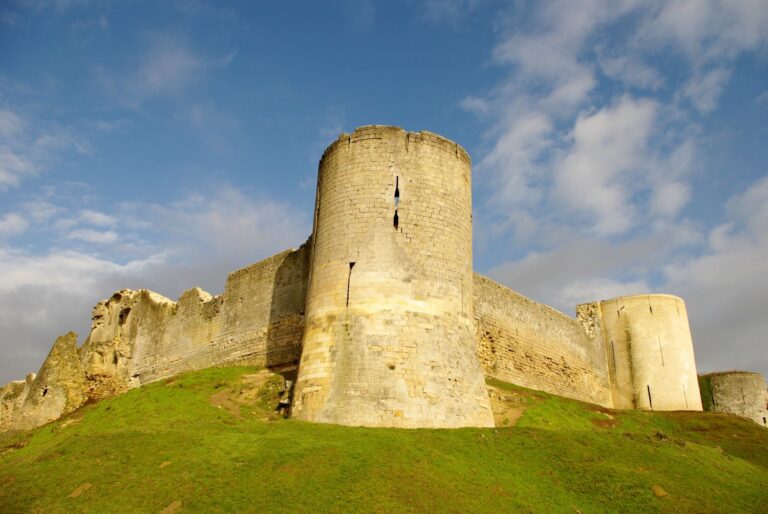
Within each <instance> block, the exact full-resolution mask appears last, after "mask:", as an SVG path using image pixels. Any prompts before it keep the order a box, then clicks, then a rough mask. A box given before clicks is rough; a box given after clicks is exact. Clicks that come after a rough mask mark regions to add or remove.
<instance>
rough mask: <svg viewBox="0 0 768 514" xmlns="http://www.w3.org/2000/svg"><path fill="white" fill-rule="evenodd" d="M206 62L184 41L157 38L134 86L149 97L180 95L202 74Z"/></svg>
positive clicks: (143, 61) (141, 65)
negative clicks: (181, 91) (169, 94)
mask: <svg viewBox="0 0 768 514" xmlns="http://www.w3.org/2000/svg"><path fill="white" fill-rule="evenodd" d="M202 69H203V62H202V60H201V59H200V58H199V57H198V56H197V55H195V54H194V53H193V52H192V51H191V50H190V49H189V48H188V47H187V46H186V45H185V44H183V43H182V42H181V41H179V40H177V39H175V38H171V37H167V36H163V37H157V38H154V39H153V41H152V43H151V45H150V48H149V51H148V52H147V53H146V54H145V55H144V57H143V60H142V62H141V64H140V65H139V68H138V70H137V72H136V76H135V82H134V85H135V86H136V87H138V88H140V89H141V90H142V91H143V92H144V93H145V94H147V95H157V94H165V93H172V92H175V91H178V90H180V89H182V88H184V87H186V86H187V84H189V82H190V81H192V80H193V79H194V78H196V76H197V75H198V74H199V73H200V72H201V71H202Z"/></svg>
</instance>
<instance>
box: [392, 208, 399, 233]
mask: <svg viewBox="0 0 768 514" xmlns="http://www.w3.org/2000/svg"><path fill="white" fill-rule="evenodd" d="M399 224H400V216H398V215H397V209H395V218H394V220H392V225H393V226H394V227H395V230H397V226H398V225H399Z"/></svg>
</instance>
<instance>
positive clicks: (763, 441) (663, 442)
mask: <svg viewBox="0 0 768 514" xmlns="http://www.w3.org/2000/svg"><path fill="white" fill-rule="evenodd" d="M254 372H255V369H254V368H214V369H209V370H205V371H200V372H195V373H189V374H186V375H183V376H180V377H176V378H174V379H171V380H168V381H164V382H158V383H155V384H152V385H149V386H145V387H143V388H141V389H136V390H133V391H130V392H128V393H126V394H124V395H122V396H119V397H116V398H112V399H109V400H105V401H102V402H99V403H97V404H93V405H90V406H88V407H85V408H83V409H81V410H80V411H78V412H77V413H75V414H73V415H71V416H69V417H67V418H65V419H62V420H59V421H57V422H54V423H51V424H49V425H46V426H45V427H42V428H40V429H38V430H36V431H33V432H29V433H23V434H16V435H12V436H10V435H5V436H2V438H0V512H67V513H69V512H99V513H106V512H159V511H161V510H163V509H164V508H165V507H167V506H169V505H171V504H172V503H173V502H174V501H176V500H180V501H181V502H182V508H181V509H180V510H179V511H178V512H265V511H275V512H344V513H346V512H356V511H358V512H397V513H401V512H515V511H518V512H606V511H608V512H617V511H619V512H764V511H765V505H766V503H767V501H768V488H767V486H766V484H768V430H765V429H762V428H760V427H759V426H758V425H756V424H754V423H752V422H750V421H747V420H742V419H740V418H737V417H735V416H730V415H722V414H714V413H647V412H639V411H627V412H615V411H608V410H605V409H600V408H598V407H595V406H592V405H589V404H585V403H581V402H576V401H571V400H565V399H563V398H558V397H555V396H551V395H547V394H544V393H539V392H534V391H529V390H526V389H522V388H518V387H514V386H510V385H508V384H503V383H498V382H497V383H493V384H492V385H494V386H496V387H497V388H501V389H507V390H508V391H509V394H511V395H513V396H515V397H516V398H518V402H519V403H520V404H523V405H525V409H526V410H525V412H524V414H523V416H522V417H521V418H520V419H519V420H518V421H517V423H516V425H515V426H513V427H510V428H503V429H461V430H395V429H366V428H350V427H339V426H330V425H316V424H310V423H304V422H300V421H295V420H283V419H279V418H278V417H277V416H275V414H274V411H273V409H274V405H275V399H276V394H277V390H278V389H279V386H278V384H277V382H276V381H275V380H268V381H267V382H266V383H265V384H264V385H263V386H259V387H260V390H259V391H258V393H259V394H257V395H255V397H253V399H252V401H251V402H250V403H247V404H236V403H232V402H230V403H229V404H227V405H225V408H219V407H217V406H216V405H214V404H213V403H212V401H211V398H212V396H213V397H214V398H215V396H214V395H217V394H218V395H224V396H226V395H227V394H229V393H231V394H232V395H236V394H237V393H238V392H239V391H240V390H241V389H242V388H243V387H244V386H242V385H241V381H242V377H243V376H244V375H246V374H252V373H254ZM238 405H239V406H238ZM86 483H87V484H91V487H90V489H88V490H86V491H84V492H83V493H82V494H81V495H80V496H78V497H74V498H72V497H70V494H71V493H72V492H73V491H74V490H75V489H77V488H78V487H79V486H81V485H82V484H86ZM654 486H657V487H660V488H661V489H663V491H664V492H666V493H667V494H666V496H657V495H656V494H654V491H653V487H654ZM657 491H658V489H657Z"/></svg>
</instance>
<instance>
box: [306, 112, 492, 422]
mask: <svg viewBox="0 0 768 514" xmlns="http://www.w3.org/2000/svg"><path fill="white" fill-rule="evenodd" d="M471 199H472V196H471V185H470V161H469V157H468V156H467V153H466V152H465V151H464V150H463V149H462V148H461V147H460V146H459V145H457V144H456V143H454V142H452V141H449V140H447V139H445V138H443V137H441V136H438V135H436V134H433V133H430V132H416V133H413V132H406V131H404V130H402V129H400V128H396V127H388V126H378V125H373V126H365V127H361V128H358V129H357V130H355V131H354V132H353V133H352V134H343V135H341V136H340V137H339V139H338V140H337V141H336V142H334V143H333V144H331V145H330V146H329V147H328V149H327V150H326V151H325V153H324V155H323V158H322V160H321V161H320V165H319V170H318V186H317V198H316V206H315V219H314V227H313V237H312V252H311V265H310V276H309V286H308V294H307V307H306V329H305V334H304V341H303V351H302V357H301V364H300V368H299V376H298V380H297V383H296V389H295V392H294V405H293V416H294V417H297V418H300V419H305V420H309V421H315V422H324V423H337V424H343V425H364V426H399V427H461V426H493V416H492V413H491V407H490V402H489V399H488V394H487V391H486V388H485V380H484V377H483V373H482V370H481V368H480V363H479V360H478V357H477V354H476V345H475V341H474V325H473V314H472V311H473V295H472V281H473V275H472V200H471Z"/></svg>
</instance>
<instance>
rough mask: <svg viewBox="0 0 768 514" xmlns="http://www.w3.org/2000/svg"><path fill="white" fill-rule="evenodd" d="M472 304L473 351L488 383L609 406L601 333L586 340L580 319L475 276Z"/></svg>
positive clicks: (592, 334)
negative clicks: (474, 330) (516, 386)
mask: <svg viewBox="0 0 768 514" xmlns="http://www.w3.org/2000/svg"><path fill="white" fill-rule="evenodd" d="M474 298H475V327H476V334H477V335H476V338H477V351H478V355H479V356H480V362H481V363H482V365H483V370H484V371H485V375H486V376H487V377H490V378H495V379H497V380H502V381H505V382H510V383H513V384H519V385H522V386H525V387H530V388H532V389H540V390H542V391H546V392H548V393H552V394H557V395H561V396H567V397H569V398H576V399H578V400H583V401H586V402H591V403H597V404H599V405H603V406H605V407H611V406H613V403H612V399H611V387H610V382H609V377H608V370H607V368H606V354H605V346H604V344H603V335H602V332H601V331H600V330H596V331H595V330H592V331H591V332H592V333H591V334H589V333H588V331H587V328H586V327H585V325H584V323H582V322H581V321H579V320H578V319H575V318H571V317H570V316H567V315H565V314H563V313H561V312H559V311H557V310H555V309H553V308H552V307H549V306H548V305H543V304H540V303H537V302H534V301H533V300H531V299H529V298H526V297H524V296H522V295H520V294H518V293H516V292H515V291H512V290H511V289H508V288H506V287H504V286H502V285H501V284H497V283H496V282H494V281H492V280H490V279H488V278H486V277H484V276H482V275H478V274H475V281H474ZM590 321H592V322H594V320H592V319H591V318H590Z"/></svg>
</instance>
